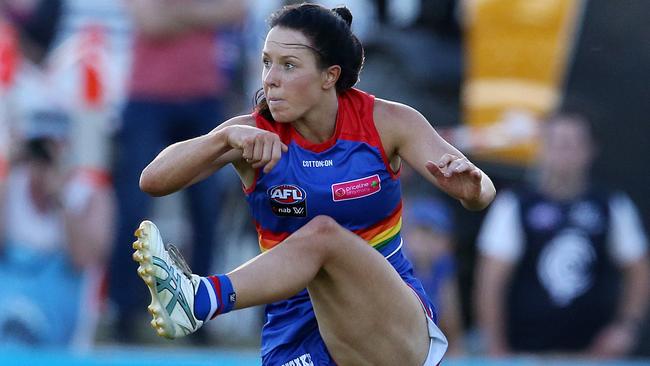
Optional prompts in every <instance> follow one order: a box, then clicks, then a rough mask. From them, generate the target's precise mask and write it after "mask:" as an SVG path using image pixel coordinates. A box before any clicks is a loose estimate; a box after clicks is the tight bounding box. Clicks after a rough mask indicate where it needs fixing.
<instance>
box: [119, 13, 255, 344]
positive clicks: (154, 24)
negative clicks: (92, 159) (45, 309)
mask: <svg viewBox="0 0 650 366" xmlns="http://www.w3.org/2000/svg"><path fill="white" fill-rule="evenodd" d="M244 3H245V2H242V1H238V0H130V1H128V2H126V4H127V6H128V8H129V11H130V12H131V15H132V16H133V21H134V37H135V40H134V46H133V64H132V69H131V70H132V75H131V79H130V85H129V92H128V100H127V102H126V106H125V109H124V111H123V114H122V128H121V130H120V131H119V132H118V135H117V151H116V152H117V161H116V166H115V171H114V177H115V188H116V193H117V198H118V207H119V209H118V230H117V237H116V240H117V241H116V243H117V244H116V246H115V251H114V253H113V258H112V262H111V270H110V275H111V278H110V293H111V298H112V299H113V300H114V301H115V305H116V310H117V315H118V320H117V324H116V326H117V327H116V334H115V336H116V339H118V340H121V341H132V340H133V338H134V334H133V330H134V327H135V326H136V324H137V323H136V322H135V321H134V320H135V317H136V316H137V315H138V314H139V313H134V312H135V311H136V310H135V309H142V306H140V304H143V303H144V301H145V299H144V298H143V294H144V293H143V292H142V291H141V288H140V287H139V286H141V285H140V283H139V281H137V280H136V277H135V275H134V273H135V271H134V270H133V269H134V268H135V267H132V266H134V263H133V261H132V260H131V253H132V250H131V246H130V244H131V243H132V242H133V240H134V238H133V231H134V230H135V228H137V226H138V224H139V222H140V221H141V220H142V219H144V218H146V217H147V215H150V208H151V203H152V201H151V198H150V197H148V196H147V195H146V194H144V193H142V192H141V191H140V189H139V186H138V181H139V178H140V172H141V171H142V170H143V169H144V167H145V166H146V165H147V163H148V162H149V161H151V160H152V159H153V158H154V157H155V156H156V154H158V153H159V152H160V151H161V150H162V149H163V148H164V147H165V146H167V145H169V144H171V143H173V142H176V141H180V140H185V139H188V138H192V137H195V136H199V135H202V134H205V133H207V132H209V131H210V130H212V129H213V128H215V127H216V126H217V125H218V124H219V123H221V122H222V121H223V116H224V105H223V101H222V100H221V99H220V98H221V96H223V95H224V93H225V89H226V88H227V85H226V82H225V75H223V73H221V72H220V71H222V70H221V69H220V68H219V67H218V66H219V65H217V62H216V60H217V59H216V57H217V55H216V52H217V51H216V50H217V43H218V42H219V38H218V37H219V33H218V29H219V27H220V26H225V25H230V24H233V23H236V22H239V21H241V20H243V16H244V13H245V5H244ZM187 193H188V199H189V207H190V209H189V213H190V214H191V226H192V234H193V237H192V238H191V240H190V242H191V243H193V245H194V247H193V248H192V250H191V252H192V256H191V258H192V260H191V266H192V269H193V270H194V271H195V272H197V273H209V272H210V271H209V270H210V268H209V267H210V265H211V263H212V252H213V249H214V244H215V229H216V226H217V217H218V215H219V207H220V206H219V197H218V194H219V190H218V182H217V181H216V176H212V177H210V178H208V179H206V180H204V181H203V182H201V183H199V184H195V185H193V186H192V187H190V188H189V189H188V190H187ZM204 338H205V337H197V338H195V339H197V340H198V339H204Z"/></svg>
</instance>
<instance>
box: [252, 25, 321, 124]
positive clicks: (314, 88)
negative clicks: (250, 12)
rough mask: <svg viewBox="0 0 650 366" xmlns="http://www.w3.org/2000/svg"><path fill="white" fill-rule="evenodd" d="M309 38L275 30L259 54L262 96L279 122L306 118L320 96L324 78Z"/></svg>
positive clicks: (288, 31) (292, 32) (291, 31)
mask: <svg viewBox="0 0 650 366" xmlns="http://www.w3.org/2000/svg"><path fill="white" fill-rule="evenodd" d="M313 47H314V46H312V45H311V43H310V41H309V39H308V38H307V37H305V35H304V34H302V33H301V32H299V31H296V30H292V29H289V28H283V27H274V28H272V29H271V31H269V33H268V35H267V36H266V41H265V42H264V50H263V52H262V64H263V71H262V81H263V84H264V96H265V97H266V100H267V102H268V105H269V109H270V111H271V115H273V118H274V119H275V120H276V121H278V122H292V121H295V120H297V119H299V118H301V117H302V116H304V115H305V113H306V112H307V111H309V110H310V109H311V108H312V107H313V106H314V105H316V104H317V103H318V102H319V100H320V98H321V97H322V95H323V92H324V89H323V85H324V82H325V75H324V72H323V70H321V69H320V68H319V67H318V62H317V54H316V51H315V50H314V49H313Z"/></svg>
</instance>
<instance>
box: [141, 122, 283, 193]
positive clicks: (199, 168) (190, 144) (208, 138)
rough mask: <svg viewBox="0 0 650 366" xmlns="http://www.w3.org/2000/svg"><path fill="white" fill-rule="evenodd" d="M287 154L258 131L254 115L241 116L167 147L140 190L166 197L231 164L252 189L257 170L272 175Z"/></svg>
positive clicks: (277, 140) (147, 170) (145, 174)
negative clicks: (274, 168) (201, 134)
mask: <svg viewBox="0 0 650 366" xmlns="http://www.w3.org/2000/svg"><path fill="white" fill-rule="evenodd" d="M286 151H287V146H286V145H285V144H283V143H282V142H281V141H280V137H279V136H278V135H276V134H275V133H273V132H269V131H265V130H262V129H259V128H257V127H255V119H254V117H253V116H252V115H244V116H238V117H235V118H232V119H230V120H228V121H226V122H224V123H222V124H221V125H219V126H218V127H217V128H215V129H214V130H212V131H211V132H209V133H208V134H205V135H203V136H199V137H196V138H193V139H190V140H185V141H181V142H177V143H175V144H173V145H170V146H168V147H167V148H166V149H165V150H163V151H162V152H161V153H160V154H158V156H156V158H155V159H154V160H153V161H152V162H151V163H149V165H148V166H147V167H146V168H145V169H144V170H143V171H142V175H141V176H140V189H141V190H142V191H144V192H146V193H149V194H150V195H152V196H165V195H168V194H171V193H174V192H177V191H179V190H181V189H183V188H185V187H188V186H190V185H192V184H194V183H196V182H199V181H201V180H203V179H205V178H207V177H208V176H210V175H211V174H213V173H214V172H216V171H217V170H219V169H221V168H222V167H224V166H225V165H227V164H229V163H232V164H233V165H234V167H235V169H236V170H237V173H238V174H239V177H240V178H241V180H242V183H244V185H245V186H249V185H250V184H251V183H252V180H253V179H254V176H255V169H259V168H263V169H264V171H265V172H269V171H270V170H271V169H273V167H274V166H275V165H276V164H277V162H278V161H279V160H280V158H281V155H282V153H283V152H286Z"/></svg>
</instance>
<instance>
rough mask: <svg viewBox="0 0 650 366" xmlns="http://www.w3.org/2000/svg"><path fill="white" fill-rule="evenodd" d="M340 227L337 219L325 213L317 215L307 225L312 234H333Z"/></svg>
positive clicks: (306, 227)
mask: <svg viewBox="0 0 650 366" xmlns="http://www.w3.org/2000/svg"><path fill="white" fill-rule="evenodd" d="M340 228H341V225H339V224H338V223H337V222H336V220H334V219H333V218H331V217H329V216H325V215H320V216H316V217H314V218H313V219H312V220H311V221H309V222H308V223H307V225H305V229H306V230H308V231H309V233H310V234H311V235H332V234H334V233H335V232H336V231H337V230H339V229H340Z"/></svg>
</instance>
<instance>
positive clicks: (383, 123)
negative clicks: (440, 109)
mask: <svg viewBox="0 0 650 366" xmlns="http://www.w3.org/2000/svg"><path fill="white" fill-rule="evenodd" d="M373 118H374V120H375V126H376V127H377V131H378V132H379V135H380V136H381V140H382V142H383V143H384V148H385V149H386V151H389V150H394V149H395V148H397V147H398V146H399V145H400V144H401V143H402V140H403V139H404V138H405V137H408V136H409V135H411V134H417V133H418V131H421V130H422V129H423V128H424V129H430V128H431V125H430V124H429V122H427V120H426V119H425V118H424V116H423V115H422V114H421V113H420V112H418V111H417V110H416V109H414V108H412V107H410V106H408V105H406V104H402V103H398V102H393V101H390V100H385V99H380V98H376V99H375V106H374V110H373Z"/></svg>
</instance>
